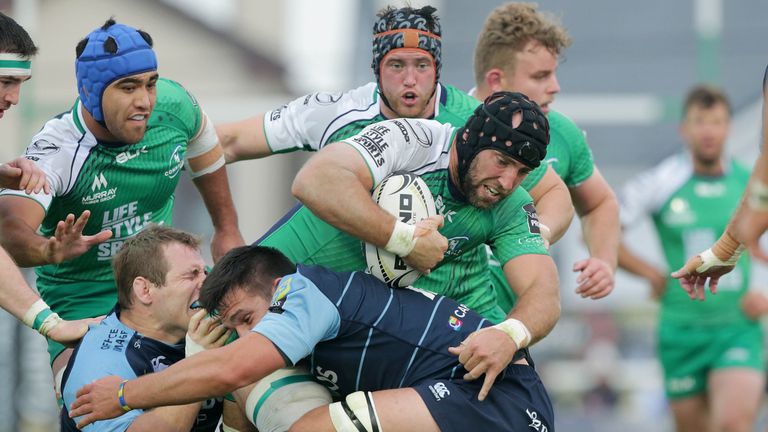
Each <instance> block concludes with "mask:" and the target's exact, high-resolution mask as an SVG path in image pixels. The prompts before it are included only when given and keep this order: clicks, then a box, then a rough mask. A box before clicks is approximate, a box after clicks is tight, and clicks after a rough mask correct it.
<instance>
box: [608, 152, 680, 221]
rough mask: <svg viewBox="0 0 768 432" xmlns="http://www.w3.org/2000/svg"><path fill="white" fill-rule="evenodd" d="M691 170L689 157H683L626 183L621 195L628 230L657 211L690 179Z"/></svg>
mask: <svg viewBox="0 0 768 432" xmlns="http://www.w3.org/2000/svg"><path fill="white" fill-rule="evenodd" d="M692 170H693V168H692V166H691V164H690V160H689V158H688V157H687V155H685V154H680V155H675V156H672V157H670V158H667V159H665V160H664V161H662V162H661V163H660V164H659V165H658V166H657V167H655V168H653V169H651V170H648V171H645V172H643V173H641V174H640V175H638V176H637V177H635V178H633V179H631V180H630V181H629V182H627V183H626V184H625V185H624V187H623V188H622V190H621V193H620V194H619V203H620V205H621V209H620V211H619V217H620V219H621V224H622V226H625V227H629V226H631V225H633V224H635V223H637V222H638V221H639V220H641V219H642V218H643V217H646V216H649V215H652V214H653V213H655V212H656V211H658V210H659V209H660V208H661V207H662V206H663V205H664V204H665V203H666V202H667V200H668V199H669V197H670V196H671V195H672V194H673V193H675V191H676V190H678V189H679V188H680V187H681V186H682V185H683V184H684V183H685V182H686V181H687V180H688V179H689V178H690V176H691V174H692Z"/></svg>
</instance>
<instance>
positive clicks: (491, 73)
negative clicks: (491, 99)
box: [485, 68, 504, 93]
mask: <svg viewBox="0 0 768 432" xmlns="http://www.w3.org/2000/svg"><path fill="white" fill-rule="evenodd" d="M485 85H486V86H488V90H490V93H496V92H498V91H502V90H504V71H503V70H501V69H499V68H493V69H489V70H488V72H486V73H485Z"/></svg>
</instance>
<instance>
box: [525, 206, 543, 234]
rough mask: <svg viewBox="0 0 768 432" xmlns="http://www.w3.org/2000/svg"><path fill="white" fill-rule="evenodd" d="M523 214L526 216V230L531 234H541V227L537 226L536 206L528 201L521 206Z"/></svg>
mask: <svg viewBox="0 0 768 432" xmlns="http://www.w3.org/2000/svg"><path fill="white" fill-rule="evenodd" d="M523 210H525V214H526V216H527V217H528V231H529V232H530V233H531V234H541V227H540V226H539V215H537V214H536V207H534V206H533V203H528V204H526V205H524V206H523Z"/></svg>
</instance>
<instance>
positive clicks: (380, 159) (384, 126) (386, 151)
mask: <svg viewBox="0 0 768 432" xmlns="http://www.w3.org/2000/svg"><path fill="white" fill-rule="evenodd" d="M454 130H455V129H454V128H453V127H452V126H450V125H445V124H442V123H440V122H437V121H434V120H422V119H395V120H386V121H383V122H379V123H374V124H371V125H368V126H367V127H366V128H365V129H363V130H362V131H361V132H360V133H359V134H357V135H354V136H351V137H349V138H346V139H344V140H343V141H342V142H345V143H347V144H349V145H351V146H352V147H354V148H355V149H356V150H357V151H358V152H359V153H360V155H361V156H362V157H363V159H365V162H366V164H367V165H368V168H369V169H370V171H371V176H372V177H373V186H374V187H376V185H378V184H379V183H380V182H381V181H382V180H384V179H385V178H386V177H387V176H389V175H390V174H392V173H395V172H415V173H416V174H419V170H420V169H422V168H424V167H427V166H431V165H434V164H435V163H437V161H438V159H440V156H441V153H442V152H443V150H446V151H447V149H448V148H449V146H450V141H451V139H452V138H453V131H454Z"/></svg>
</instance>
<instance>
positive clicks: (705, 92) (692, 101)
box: [683, 84, 731, 118]
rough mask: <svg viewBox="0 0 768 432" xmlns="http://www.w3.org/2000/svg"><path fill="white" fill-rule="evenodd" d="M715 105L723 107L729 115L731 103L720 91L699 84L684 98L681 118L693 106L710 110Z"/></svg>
mask: <svg viewBox="0 0 768 432" xmlns="http://www.w3.org/2000/svg"><path fill="white" fill-rule="evenodd" d="M717 104H723V105H725V108H726V109H727V110H728V114H731V102H730V101H729V100H728V96H726V95H725V92H723V90H722V89H720V88H719V87H715V86H713V85H709V84H701V85H697V86H696V87H694V88H692V89H691V90H690V91H689V92H688V95H687V96H686V97H685V103H684V104H683V118H685V116H686V115H688V111H689V110H690V109H691V107H693V106H697V107H701V108H704V109H710V108H712V107H713V106H715V105H717Z"/></svg>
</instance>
